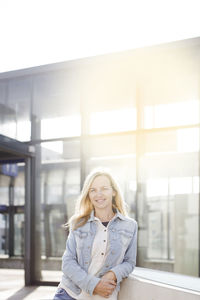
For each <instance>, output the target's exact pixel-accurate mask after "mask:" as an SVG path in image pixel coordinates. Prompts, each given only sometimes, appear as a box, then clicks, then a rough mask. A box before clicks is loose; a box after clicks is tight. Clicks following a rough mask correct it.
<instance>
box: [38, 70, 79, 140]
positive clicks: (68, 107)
mask: <svg viewBox="0 0 200 300" xmlns="http://www.w3.org/2000/svg"><path fill="white" fill-rule="evenodd" d="M33 81H34V101H33V115H34V116H35V118H36V119H37V122H40V124H41V134H40V137H41V139H53V138H61V137H62V138H63V137H71V136H79V135H80V132H81V117H80V86H79V83H78V76H77V74H76V73H75V72H74V71H70V70H68V71H56V72H49V73H45V74H38V75H35V76H34V78H33Z"/></svg>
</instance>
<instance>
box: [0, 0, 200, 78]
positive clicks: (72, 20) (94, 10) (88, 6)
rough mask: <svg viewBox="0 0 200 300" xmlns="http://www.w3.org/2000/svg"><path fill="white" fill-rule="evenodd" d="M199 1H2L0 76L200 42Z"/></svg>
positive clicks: (0, 5) (0, 10)
mask: <svg viewBox="0 0 200 300" xmlns="http://www.w3.org/2000/svg"><path fill="white" fill-rule="evenodd" d="M199 11H200V1H199V0H187V1H186V0H180V1H179V0H135V1H134V0H132V1H128V0H71V1H70V0H0V42H1V47H0V72H5V71H8V70H15V69H22V68H27V67H32V66H39V65H43V64H48V63H54V62H59V61H67V60H72V59H77V58H82V57H90V56H95V55H99V54H105V53H112V52H118V51H123V50H128V49H134V48H137V47H143V46H147V45H154V44H159V43H165V42H170V41H176V40H182V39H187V38H192V37H197V36H200V17H199Z"/></svg>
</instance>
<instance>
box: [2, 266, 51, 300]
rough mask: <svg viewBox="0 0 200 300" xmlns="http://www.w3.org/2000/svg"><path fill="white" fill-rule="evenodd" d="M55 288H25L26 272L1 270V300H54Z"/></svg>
mask: <svg viewBox="0 0 200 300" xmlns="http://www.w3.org/2000/svg"><path fill="white" fill-rule="evenodd" d="M55 291H56V287H55V286H30V287H25V286H24V271H23V270H13V269H0V300H33V299H34V300H52V299H53V295H54V293H55Z"/></svg>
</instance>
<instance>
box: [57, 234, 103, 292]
mask: <svg viewBox="0 0 200 300" xmlns="http://www.w3.org/2000/svg"><path fill="white" fill-rule="evenodd" d="M62 271H63V273H64V274H65V275H66V276H67V277H69V278H70V279H71V280H72V281H73V282H74V283H75V284H76V285H77V286H78V287H79V288H80V289H82V290H84V291H86V292H87V293H88V294H90V295H92V294H93V291H94V288H95V286H96V285H97V284H98V282H99V281H100V278H97V277H95V276H93V275H90V274H88V273H87V272H86V271H85V270H84V269H83V268H82V267H81V266H80V265H79V264H78V262H77V254H76V241H75V237H74V233H73V231H70V233H69V236H68V239H67V242H66V250H65V252H64V254H63V257H62Z"/></svg>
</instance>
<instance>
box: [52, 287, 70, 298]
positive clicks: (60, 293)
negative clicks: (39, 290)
mask: <svg viewBox="0 0 200 300" xmlns="http://www.w3.org/2000/svg"><path fill="white" fill-rule="evenodd" d="M53 300H75V299H74V298H72V297H71V296H70V295H68V293H67V292H66V291H65V290H64V289H62V288H58V289H57V291H56V294H55V296H54V298H53Z"/></svg>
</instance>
